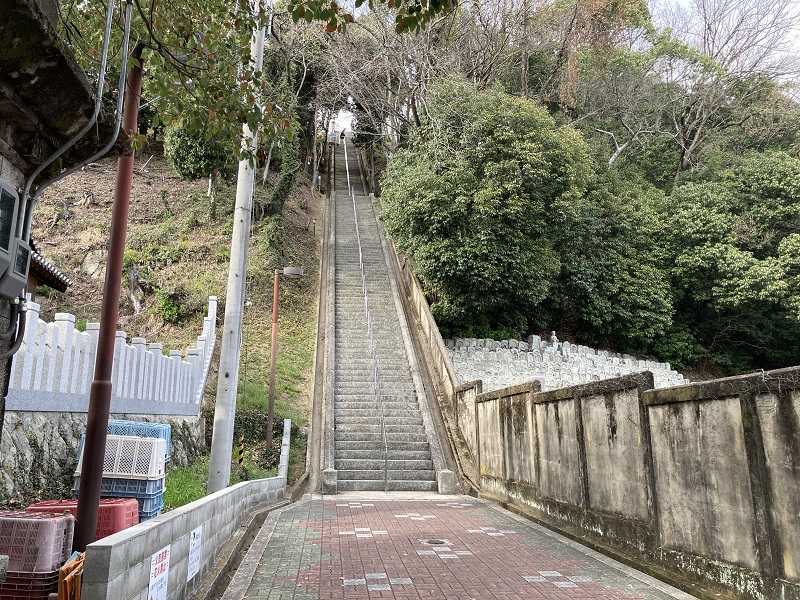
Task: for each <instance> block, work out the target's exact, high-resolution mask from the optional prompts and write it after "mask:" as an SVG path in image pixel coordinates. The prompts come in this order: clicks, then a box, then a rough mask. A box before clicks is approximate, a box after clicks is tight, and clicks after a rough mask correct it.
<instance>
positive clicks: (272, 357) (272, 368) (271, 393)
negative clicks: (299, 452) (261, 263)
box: [267, 269, 281, 448]
mask: <svg viewBox="0 0 800 600" xmlns="http://www.w3.org/2000/svg"><path fill="white" fill-rule="evenodd" d="M280 275H281V270H280V269H275V283H274V284H273V288H272V350H271V351H270V359H269V409H268V412H267V447H268V448H272V419H273V416H274V413H275V363H276V362H277V361H276V358H277V353H278V352H277V351H278V278H279V277H280Z"/></svg>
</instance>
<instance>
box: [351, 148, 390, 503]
mask: <svg viewBox="0 0 800 600" xmlns="http://www.w3.org/2000/svg"><path fill="white" fill-rule="evenodd" d="M343 143H344V166H345V172H346V173H347V191H348V194H349V195H350V198H351V199H352V201H353V219H354V222H355V226H356V240H357V241H358V263H359V270H360V271H361V289H362V292H363V295H364V313H365V315H366V317H367V338H368V339H369V354H370V358H371V360H372V379H373V382H374V384H375V404H376V406H377V408H378V416H379V417H380V423H381V439H382V441H383V489H384V491H388V488H389V444H388V443H387V441H386V419H385V416H384V410H383V394H382V391H381V372H380V367H379V366H378V354H377V349H376V347H375V336H374V333H373V327H372V310H370V307H369V294H368V293H367V276H366V272H365V270H364V253H363V250H362V246H361V233H360V232H359V226H358V211H357V210H356V195H355V192H354V191H353V188H352V186H351V185H350V166H349V164H348V161H347V143H346V141H343Z"/></svg>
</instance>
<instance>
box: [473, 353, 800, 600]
mask: <svg viewBox="0 0 800 600" xmlns="http://www.w3.org/2000/svg"><path fill="white" fill-rule="evenodd" d="M521 387H522V386H517V387H513V388H508V389H506V390H500V391H495V392H490V393H487V394H480V395H478V396H477V398H476V406H477V411H476V416H477V418H476V423H475V435H476V439H477V445H478V450H477V457H478V468H479V471H480V484H481V488H482V491H483V493H484V494H485V495H486V496H488V497H493V498H495V499H498V500H500V501H502V502H504V503H506V504H507V505H508V506H510V507H512V508H515V509H516V510H518V511H520V512H523V513H526V514H529V515H532V516H534V517H536V518H539V519H541V520H543V521H546V522H548V523H549V524H552V525H554V526H556V527H557V528H561V529H563V530H564V531H565V532H567V533H571V534H573V535H578V536H581V537H583V538H585V539H588V540H594V542H595V543H597V544H598V545H600V546H604V547H606V548H608V549H613V550H614V551H616V552H619V553H621V554H622V555H624V556H628V557H629V558H630V559H631V560H633V561H636V562H639V563H640V564H644V565H646V566H648V567H650V568H651V569H654V570H655V571H659V570H660V571H661V572H662V573H667V574H668V573H669V572H672V573H677V574H678V575H677V578H678V579H684V580H686V579H688V580H690V581H691V580H694V581H695V582H697V583H698V584H699V585H701V586H704V587H707V588H710V589H717V590H726V591H727V592H728V593H729V594H731V595H732V596H733V597H737V598H743V599H748V600H753V599H759V600H773V599H778V598H780V599H795V600H796V599H798V598H800V573H799V570H800V569H799V566H800V550H798V548H800V499H799V498H798V494H797V491H798V490H800V369H786V370H781V371H773V372H768V373H764V374H759V375H754V376H745V377H735V378H729V379H724V380H718V381H713V382H705V383H700V384H693V385H690V386H681V387H677V388H667V389H661V390H653V389H652V387H653V380H652V375H651V374H649V373H645V374H640V375H632V376H626V377H621V378H618V379H615V380H607V381H603V382H598V383H595V384H587V385H582V386H575V387H572V388H565V389H559V390H554V391H551V392H542V393H537V392H536V391H535V390H523V389H520V388H521Z"/></svg>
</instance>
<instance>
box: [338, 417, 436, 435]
mask: <svg viewBox="0 0 800 600" xmlns="http://www.w3.org/2000/svg"><path fill="white" fill-rule="evenodd" d="M384 429H385V430H386V437H387V438H389V437H390V436H393V435H399V434H415V433H417V432H418V431H420V429H421V428H420V426H419V424H418V423H413V422H400V421H389V422H386V423H385V424H384ZM334 430H335V432H336V436H337V439H338V437H339V434H342V433H345V434H353V435H356V434H360V435H361V437H360V438H358V439H372V436H376V437H377V439H380V436H381V425H380V421H378V422H377V423H376V422H375V421H373V424H372V425H367V424H364V423H342V422H340V421H338V420H337V422H336V426H335V428H334ZM423 439H425V438H423Z"/></svg>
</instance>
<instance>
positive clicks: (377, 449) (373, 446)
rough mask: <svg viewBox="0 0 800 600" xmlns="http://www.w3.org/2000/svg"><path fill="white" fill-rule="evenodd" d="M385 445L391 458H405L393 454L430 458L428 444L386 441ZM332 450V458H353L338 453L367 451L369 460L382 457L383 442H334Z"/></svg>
mask: <svg viewBox="0 0 800 600" xmlns="http://www.w3.org/2000/svg"><path fill="white" fill-rule="evenodd" d="M386 445H387V446H388V449H389V453H390V456H391V457H392V458H405V456H395V455H394V452H427V458H430V448H428V442H411V441H406V442H402V441H400V442H398V441H396V440H387V442H386ZM334 449H335V453H334V456H335V457H337V458H353V457H350V456H343V455H341V454H340V452H347V451H350V450H367V451H369V452H372V456H371V458H375V457H376V456H382V454H381V453H382V452H383V442H380V441H378V440H336V441H335V445H334ZM376 453H377V454H376Z"/></svg>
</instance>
